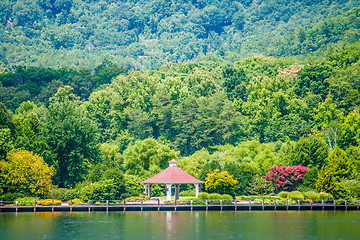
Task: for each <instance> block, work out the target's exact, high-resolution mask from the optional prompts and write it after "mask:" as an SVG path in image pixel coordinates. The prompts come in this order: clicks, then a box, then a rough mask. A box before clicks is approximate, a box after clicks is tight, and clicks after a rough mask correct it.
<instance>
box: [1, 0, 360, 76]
mask: <svg viewBox="0 0 360 240" xmlns="http://www.w3.org/2000/svg"><path fill="white" fill-rule="evenodd" d="M357 6H359V1H351V0H349V1H346V0H334V1H329V0H317V1H308V0H306V1H294V0H285V1H284V0H261V1H253V0H238V1H233V0H226V1H202V0H198V1H196V0H195V1H187V0H180V1H164V0H152V1H142V0H136V1H113V0H101V1H100V0H56V1H55V0H36V1H33V0H4V1H1V3H0V32H1V35H0V46H1V47H0V66H1V67H2V68H6V69H9V68H10V69H13V67H14V66H17V65H27V66H41V67H56V68H58V67H72V68H82V67H86V68H90V69H93V68H95V67H96V66H97V65H99V64H101V62H102V61H104V60H109V61H112V62H114V63H116V64H119V65H124V66H125V67H126V68H135V69H156V68H157V67H160V66H162V65H164V64H166V63H168V62H171V61H174V62H186V61H189V60H191V61H201V60H224V61H227V62H231V63H233V62H235V61H238V60H240V59H244V58H246V57H248V56H254V55H257V54H262V55H267V54H275V55H277V56H284V55H286V56H289V55H299V54H305V53H306V54H307V53H312V52H313V51H316V50H318V49H319V48H320V49H323V48H324V46H325V45H324V39H323V38H324V36H325V37H326V38H328V39H326V40H325V41H326V42H336V41H337V40H349V41H351V42H355V41H356V40H354V39H358V37H359V36H358V35H359V34H358V27H359V26H358V20H357V18H358V14H351V13H349V14H348V15H346V16H345V17H340V18H336V19H335V20H329V22H326V23H325V25H324V24H319V25H315V26H314V27H312V28H310V29H308V26H309V25H311V24H314V23H317V22H319V21H322V20H325V19H327V18H331V17H335V16H337V15H339V14H341V13H344V12H346V11H348V10H350V9H351V8H353V7H357ZM357 11H358V10H357ZM339 21H343V22H342V23H341V24H340V25H339V24H338V23H339ZM338 25H339V26H338ZM308 31H309V32H308ZM343 31H345V32H343ZM291 32H294V33H293V34H289V33H291ZM283 36H286V38H285V39H283ZM315 36H317V37H315ZM314 37H315V38H314ZM297 38H299V40H297ZM274 40H276V41H275V42H274ZM298 41H299V42H298ZM289 43H290V46H287V44H289Z"/></svg>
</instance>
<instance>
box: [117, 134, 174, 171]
mask: <svg viewBox="0 0 360 240" xmlns="http://www.w3.org/2000/svg"><path fill="white" fill-rule="evenodd" d="M178 155H179V152H176V151H174V150H172V149H170V147H169V146H167V145H165V144H161V143H159V142H158V141H156V140H155V139H153V138H147V139H144V140H138V141H136V142H135V144H133V145H130V146H128V148H127V149H126V150H125V151H124V153H123V157H124V169H126V174H130V175H137V176H150V175H152V174H154V173H158V172H160V171H161V170H162V169H165V168H166V167H168V166H169V165H168V162H169V161H170V160H171V159H176V158H178Z"/></svg>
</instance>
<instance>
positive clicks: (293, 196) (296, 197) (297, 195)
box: [289, 191, 304, 200]
mask: <svg viewBox="0 0 360 240" xmlns="http://www.w3.org/2000/svg"><path fill="white" fill-rule="evenodd" d="M289 199H290V200H304V196H303V195H302V193H301V192H299V191H293V192H290V193H289Z"/></svg>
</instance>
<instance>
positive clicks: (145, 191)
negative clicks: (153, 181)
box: [144, 184, 147, 195]
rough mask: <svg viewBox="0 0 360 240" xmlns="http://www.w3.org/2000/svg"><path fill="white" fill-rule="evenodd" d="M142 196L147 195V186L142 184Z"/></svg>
mask: <svg viewBox="0 0 360 240" xmlns="http://www.w3.org/2000/svg"><path fill="white" fill-rule="evenodd" d="M144 194H145V195H147V184H144Z"/></svg>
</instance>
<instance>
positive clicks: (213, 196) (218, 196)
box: [209, 193, 222, 199]
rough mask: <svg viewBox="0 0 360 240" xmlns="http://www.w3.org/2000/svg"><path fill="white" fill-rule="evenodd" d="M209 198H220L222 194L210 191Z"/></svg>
mask: <svg viewBox="0 0 360 240" xmlns="http://www.w3.org/2000/svg"><path fill="white" fill-rule="evenodd" d="M209 199H222V195H221V194H219V193H211V194H210V198H209Z"/></svg>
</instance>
